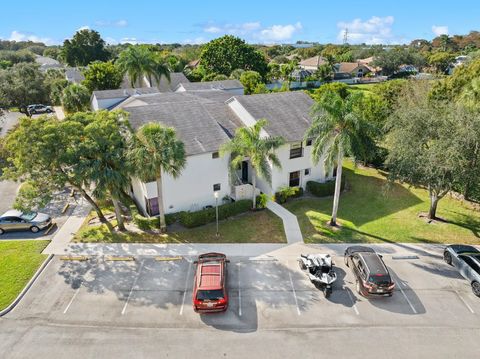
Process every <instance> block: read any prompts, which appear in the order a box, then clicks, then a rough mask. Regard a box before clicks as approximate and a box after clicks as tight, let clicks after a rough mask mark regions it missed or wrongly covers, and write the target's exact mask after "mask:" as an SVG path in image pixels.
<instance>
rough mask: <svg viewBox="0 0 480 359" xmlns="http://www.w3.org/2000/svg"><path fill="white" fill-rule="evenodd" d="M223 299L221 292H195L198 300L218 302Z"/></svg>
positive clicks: (217, 290)
mask: <svg viewBox="0 0 480 359" xmlns="http://www.w3.org/2000/svg"><path fill="white" fill-rule="evenodd" d="M221 298H223V290H221V289H216V290H199V291H198V292H197V299H198V300H218V299H221Z"/></svg>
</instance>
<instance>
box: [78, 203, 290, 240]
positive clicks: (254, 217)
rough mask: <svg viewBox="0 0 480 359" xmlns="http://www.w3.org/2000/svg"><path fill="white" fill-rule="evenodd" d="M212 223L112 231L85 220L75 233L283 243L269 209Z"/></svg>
mask: <svg viewBox="0 0 480 359" xmlns="http://www.w3.org/2000/svg"><path fill="white" fill-rule="evenodd" d="M215 233H216V226H215V223H210V224H207V225H205V226H202V227H197V228H192V229H187V230H184V231H178V232H169V233H167V234H166V235H160V234H154V233H148V232H132V231H129V232H126V233H119V232H114V233H111V232H110V231H109V230H108V228H107V227H106V226H105V225H97V226H89V225H88V224H87V221H86V222H85V223H84V225H83V226H82V228H81V229H80V230H79V231H78V233H77V234H76V236H75V238H74V241H76V242H103V243H123V242H129V243H134V242H138V243H286V238H285V233H284V231H283V224H282V221H281V220H280V218H278V217H277V216H275V215H274V214H273V213H271V212H270V211H268V210H264V211H258V212H251V213H246V214H242V215H239V216H236V217H231V218H229V219H226V220H224V221H221V222H220V224H219V233H220V236H219V237H216V236H215Z"/></svg>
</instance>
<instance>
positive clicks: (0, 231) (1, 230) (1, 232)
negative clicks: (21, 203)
mask: <svg viewBox="0 0 480 359" xmlns="http://www.w3.org/2000/svg"><path fill="white" fill-rule="evenodd" d="M4 233H5V231H4V230H3V229H1V228H0V236H1V235H2V234H4Z"/></svg>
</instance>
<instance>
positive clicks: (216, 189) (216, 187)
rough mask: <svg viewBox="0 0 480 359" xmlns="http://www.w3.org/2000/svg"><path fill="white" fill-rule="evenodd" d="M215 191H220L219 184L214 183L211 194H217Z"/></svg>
mask: <svg viewBox="0 0 480 359" xmlns="http://www.w3.org/2000/svg"><path fill="white" fill-rule="evenodd" d="M217 191H220V183H215V184H214V185H213V192H217Z"/></svg>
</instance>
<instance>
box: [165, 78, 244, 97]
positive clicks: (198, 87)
mask: <svg viewBox="0 0 480 359" xmlns="http://www.w3.org/2000/svg"><path fill="white" fill-rule="evenodd" d="M211 90H222V91H225V92H228V93H230V94H232V95H243V85H242V83H241V82H240V81H238V80H220V81H205V82H182V83H180V84H178V86H177V87H176V88H175V90H174V91H175V92H185V91H211Z"/></svg>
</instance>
